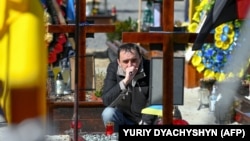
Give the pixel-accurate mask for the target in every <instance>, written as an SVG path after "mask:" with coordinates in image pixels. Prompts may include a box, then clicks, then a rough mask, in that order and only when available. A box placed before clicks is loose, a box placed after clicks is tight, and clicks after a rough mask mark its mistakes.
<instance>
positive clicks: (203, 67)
mask: <svg viewBox="0 0 250 141" xmlns="http://www.w3.org/2000/svg"><path fill="white" fill-rule="evenodd" d="M204 69H205V65H204V64H202V63H200V64H199V65H198V66H197V67H196V70H197V71H198V72H199V73H200V72H202V71H203V70H204Z"/></svg>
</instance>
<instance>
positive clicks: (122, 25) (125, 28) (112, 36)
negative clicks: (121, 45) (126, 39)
mask: <svg viewBox="0 0 250 141" xmlns="http://www.w3.org/2000/svg"><path fill="white" fill-rule="evenodd" d="M114 25H115V31H114V32H110V33H106V36H107V40H108V41H111V42H113V41H114V40H118V41H120V40H121V39H122V32H135V31H136V30H137V26H138V24H137V22H136V21H133V20H132V19H131V17H129V18H128V19H127V20H125V21H116V22H115V23H114Z"/></svg>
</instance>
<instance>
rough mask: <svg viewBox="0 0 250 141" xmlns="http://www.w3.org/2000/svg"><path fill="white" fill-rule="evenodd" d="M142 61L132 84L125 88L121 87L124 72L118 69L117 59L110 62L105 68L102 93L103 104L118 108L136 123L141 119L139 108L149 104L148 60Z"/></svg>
mask: <svg viewBox="0 0 250 141" xmlns="http://www.w3.org/2000/svg"><path fill="white" fill-rule="evenodd" d="M142 62H143V63H142V64H141V65H140V68H139V70H138V72H137V74H136V75H135V77H134V79H133V80H132V84H129V85H128V86H127V87H125V89H122V88H121V85H122V84H121V83H122V82H121V80H122V79H124V78H125V74H124V72H121V69H120V70H119V69H118V68H119V67H118V63H117V61H114V62H111V63H110V64H109V66H108V68H107V75H106V78H105V80H104V87H103V93H102V99H103V103H104V105H105V106H112V107H116V108H118V109H119V110H121V111H122V112H123V113H124V114H125V115H126V116H127V117H128V118H130V119H131V120H132V121H134V122H136V123H138V122H139V121H140V120H141V119H142V114H141V110H142V109H143V108H145V107H147V106H148V104H149V103H148V102H149V101H148V99H149V77H150V73H149V71H150V61H149V60H145V59H143V61H142ZM144 116H145V115H144ZM145 120H146V119H145Z"/></svg>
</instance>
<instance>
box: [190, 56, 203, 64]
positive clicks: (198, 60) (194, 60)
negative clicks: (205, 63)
mask: <svg viewBox="0 0 250 141" xmlns="http://www.w3.org/2000/svg"><path fill="white" fill-rule="evenodd" d="M201 60H202V58H201V57H200V56H198V55H194V56H193V58H192V64H193V66H195V67H196V66H198V65H199V64H200V63H201Z"/></svg>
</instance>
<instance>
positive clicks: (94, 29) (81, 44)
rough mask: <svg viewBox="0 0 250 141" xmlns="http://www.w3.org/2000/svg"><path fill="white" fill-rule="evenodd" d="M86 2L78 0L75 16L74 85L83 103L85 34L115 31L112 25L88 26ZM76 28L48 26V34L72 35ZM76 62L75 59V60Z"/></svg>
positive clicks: (70, 25)
mask: <svg viewBox="0 0 250 141" xmlns="http://www.w3.org/2000/svg"><path fill="white" fill-rule="evenodd" d="M85 11H86V0H79V10H78V12H79V13H77V14H76V15H79V17H76V18H79V21H80V23H79V26H80V27H79V35H78V37H77V39H76V50H77V51H78V55H77V56H76V57H78V61H77V62H76V63H77V65H76V66H78V67H77V68H76V69H77V70H76V71H77V72H78V73H76V75H77V76H76V79H78V82H77V84H75V86H76V89H75V93H78V96H79V97H81V98H80V100H82V101H85V86H86V82H85V80H86V79H85V78H86V69H87V68H86V62H85V56H86V34H87V33H98V32H113V31H114V30H115V26H114V25H108V24H88V23H87V22H86V14H85ZM76 28H78V27H77V26H76V25H75V24H69V25H50V26H49V29H48V30H49V32H51V33H74V32H75V31H76V30H77V29H76ZM76 60H77V59H76Z"/></svg>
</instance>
